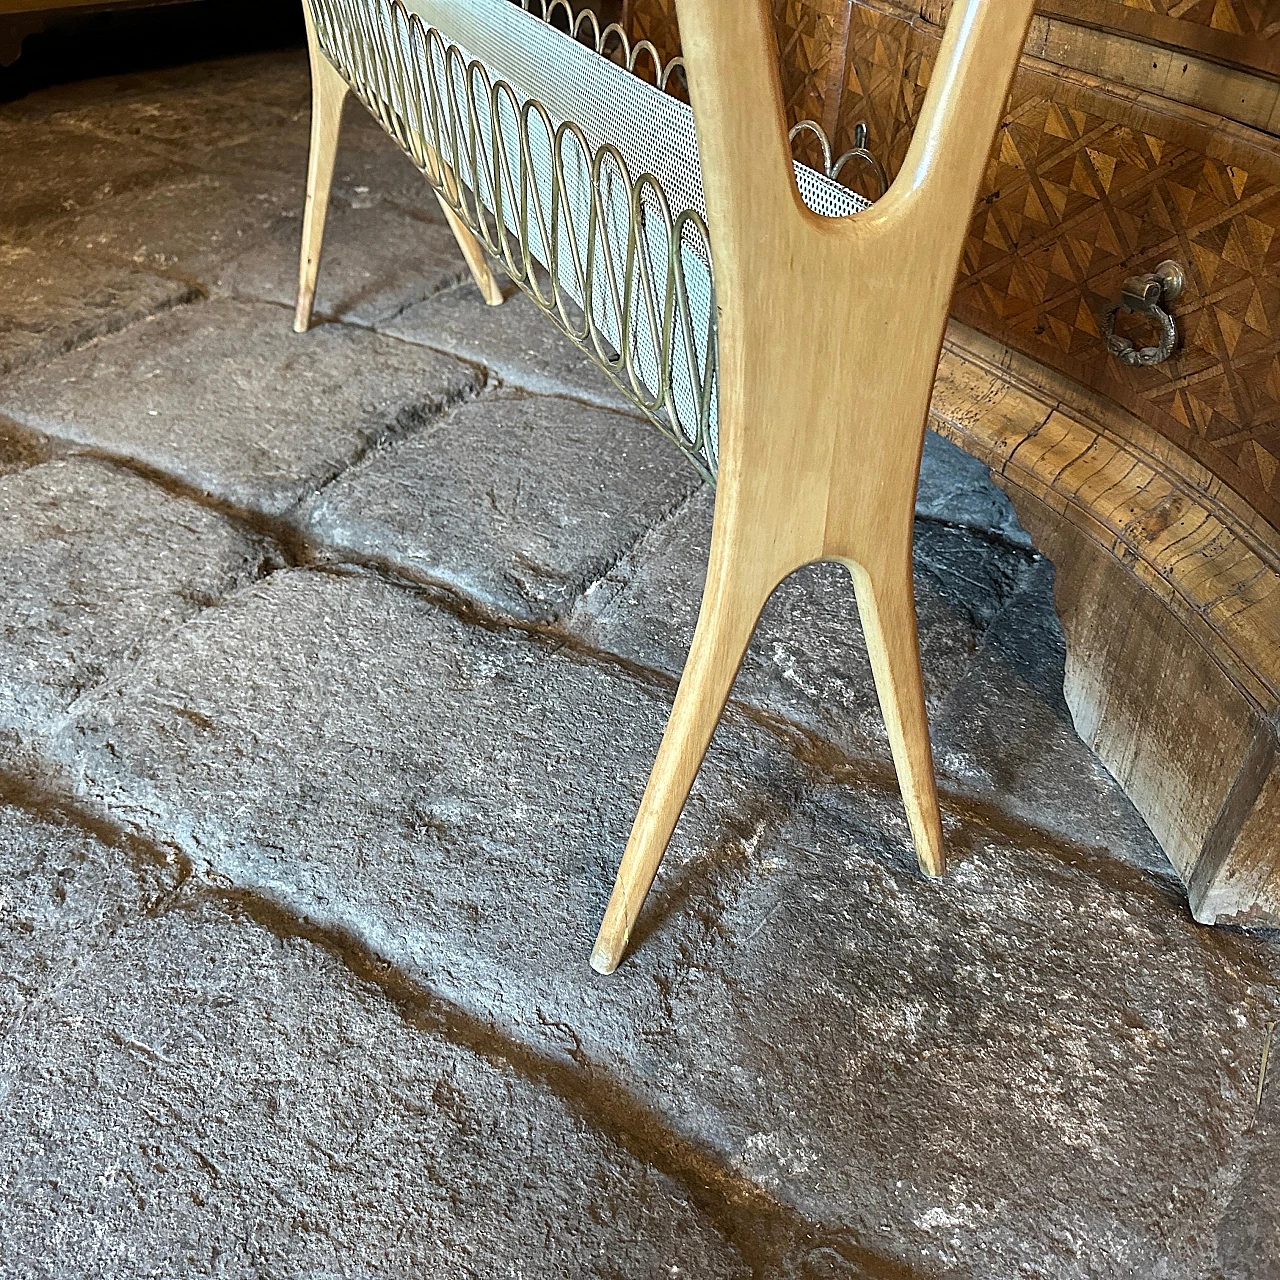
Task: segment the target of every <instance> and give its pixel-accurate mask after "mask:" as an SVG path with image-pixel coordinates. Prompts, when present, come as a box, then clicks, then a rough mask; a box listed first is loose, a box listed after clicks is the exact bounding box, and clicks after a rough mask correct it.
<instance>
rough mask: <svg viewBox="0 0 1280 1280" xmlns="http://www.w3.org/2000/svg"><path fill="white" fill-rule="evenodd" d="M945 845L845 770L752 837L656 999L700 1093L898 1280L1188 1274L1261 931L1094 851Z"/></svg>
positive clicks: (1227, 1120)
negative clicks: (699, 935)
mask: <svg viewBox="0 0 1280 1280" xmlns="http://www.w3.org/2000/svg"><path fill="white" fill-rule="evenodd" d="M895 826H897V827H898V830H895ZM950 838H951V842H952V848H953V851H954V852H956V853H957V854H958V856H957V858H956V860H955V862H954V864H953V866H952V868H951V870H950V871H949V872H948V874H947V875H946V876H945V877H943V878H942V879H940V880H937V881H935V882H931V883H926V882H923V881H922V880H921V879H920V878H919V875H918V873H917V871H916V870H915V868H914V866H913V859H911V857H910V855H909V846H908V845H907V843H906V840H905V832H902V831H901V829H900V820H898V819H897V818H896V815H895V814H893V813H892V812H889V811H888V810H887V809H886V807H885V805H884V802H883V799H882V798H881V793H878V792H876V791H874V790H871V789H858V788H854V787H841V788H821V789H819V790H817V791H816V792H815V793H814V794H813V796H812V798H811V800H810V801H809V802H808V803H806V804H805V805H804V806H802V808H800V809H799V810H798V811H797V812H796V815H795V818H794V821H793V822H792V824H791V825H789V826H788V827H786V828H785V829H784V830H783V831H782V833H781V834H780V835H779V836H778V837H777V838H776V839H772V838H769V837H766V838H765V839H764V840H762V842H761V844H760V846H759V847H758V848H757V850H756V853H755V856H754V858H753V860H752V873H753V874H752V878H751V883H750V885H749V886H748V887H745V888H744V889H743V891H742V892H741V893H740V894H739V895H738V896H737V898H736V899H735V901H734V902H733V904H732V905H731V906H729V908H728V909H727V911H726V913H725V915H724V917H723V918H722V920H721V922H720V924H721V928H722V929H723V931H724V934H723V936H724V937H725V938H726V939H732V940H733V941H732V942H731V943H730V944H729V945H727V946H726V948H725V949H724V951H723V952H722V953H717V954H715V955H713V956H711V957H708V960H707V961H706V962H704V963H703V964H702V965H701V966H700V972H699V973H698V981H697V982H691V981H686V982H684V983H682V984H681V985H680V987H679V991H678V994H677V995H676V996H675V998H674V999H673V1001H672V1006H671V1009H670V1016H671V1019H672V1022H673V1023H674V1025H676V1026H681V1027H686V1026H693V1025H696V1026H697V1027H698V1029H699V1034H698V1036H697V1037H696V1039H694V1038H692V1037H691V1038H690V1040H689V1045H690V1049H691V1050H692V1061H691V1062H690V1068H689V1079H690V1080H691V1081H696V1082H698V1093H699V1095H701V1090H702V1089H703V1088H707V1087H708V1082H709V1081H710V1080H711V1079H712V1078H713V1073H715V1072H718V1073H719V1074H720V1076H721V1078H722V1079H724V1080H725V1081H726V1082H728V1081H730V1080H731V1081H732V1088H733V1090H734V1093H735V1094H736V1096H735V1097H734V1109H735V1112H736V1114H737V1115H739V1116H740V1117H741V1126H742V1127H741V1128H740V1129H739V1130H738V1131H737V1133H736V1135H735V1141H736V1150H735V1151H734V1155H735V1157H736V1159H737V1160H738V1161H739V1162H740V1167H741V1168H742V1169H743V1171H744V1172H745V1173H747V1174H748V1175H750V1176H751V1177H752V1178H753V1179H755V1180H756V1181H758V1182H760V1183H762V1184H763V1185H765V1186H770V1187H776V1188H777V1189H778V1190H779V1192H780V1193H784V1194H787V1195H788V1196H790V1197H793V1202H794V1203H796V1204H797V1206H798V1207H800V1208H801V1209H802V1210H803V1211H805V1212H806V1213H809V1214H814V1215H816V1214H817V1213H818V1212H820V1211H822V1212H826V1213H829V1214H831V1215H833V1216H836V1217H838V1220H839V1221H841V1222H842V1223H843V1225H844V1227H845V1229H846V1231H848V1233H849V1235H850V1236H851V1237H852V1238H853V1239H854V1240H855V1241H857V1242H858V1243H860V1244H862V1245H865V1246H868V1247H873V1248H874V1249H875V1250H876V1251H877V1252H879V1253H881V1254H883V1255H886V1256H888V1257H891V1258H895V1259H900V1260H902V1261H903V1262H906V1263H908V1264H909V1265H910V1267H911V1273H912V1274H923V1275H948V1276H949V1275H957V1276H959V1275H965V1276H969V1275H972V1276H1009V1275H1035V1276H1064V1277H1065V1276H1073V1277H1074V1276H1086V1275H1099V1276H1101V1275H1115V1276H1120V1275H1124V1276H1129V1275H1132V1276H1139V1275H1141V1276H1165V1277H1175V1276H1176V1277H1188V1280H1189V1278H1190V1277H1193V1276H1203V1275H1205V1274H1210V1273H1211V1271H1212V1267H1211V1262H1212V1257H1211V1251H1212V1248H1213V1235H1214V1228H1215V1224H1216V1222H1217V1221H1218V1219H1219V1217H1220V1215H1221V1213H1222V1211H1223V1208H1224V1205H1225V1203H1226V1201H1227V1199H1228V1196H1229V1193H1230V1186H1231V1183H1230V1173H1231V1170H1232V1165H1233V1153H1234V1151H1235V1149H1236V1148H1237V1146H1238V1143H1239V1141H1240V1138H1241V1135H1242V1133H1243V1132H1244V1130H1245V1129H1246V1128H1247V1126H1248V1125H1249V1123H1250V1119H1251V1116H1252V1111H1253V1085H1254V1082H1255V1078H1256V1076H1255V1070H1256V1061H1257V1059H1256V1053H1257V1048H1258V1045H1259V1043H1260V1030H1261V1027H1262V1026H1263V1025H1264V1024H1265V1022H1266V1021H1267V1020H1268V1018H1273V1017H1275V1009H1276V1006H1277V1001H1278V1000H1280V986H1278V985H1277V984H1276V982H1275V980H1274V976H1273V975H1274V961H1275V953H1274V948H1268V947H1266V946H1265V945H1264V944H1262V943H1259V942H1253V941H1251V940H1250V939H1248V938H1246V937H1242V936H1240V935H1231V934H1227V933H1222V932H1217V931H1211V930H1205V929H1202V928H1200V927H1198V926H1197V925H1196V924H1195V923H1194V922H1193V921H1192V920H1191V918H1190V916H1189V914H1188V913H1187V911H1186V910H1185V907H1184V906H1183V904H1182V903H1181V902H1180V901H1179V900H1178V898H1177V897H1175V896H1173V895H1172V894H1170V893H1168V891H1167V889H1166V888H1165V886H1164V885H1163V884H1162V883H1161V882H1160V881H1158V880H1154V879H1152V878H1151V877H1148V876H1145V875H1143V874H1141V873H1139V872H1137V871H1134V870H1132V869H1130V868H1127V867H1124V866H1122V865H1119V864H1116V863H1114V862H1112V861H1110V860H1108V859H1105V858H1090V857H1081V856H1076V855H1064V853H1062V852H1059V851H1055V850H1053V849H1052V848H1047V847H1043V846H1042V847H1039V848H1037V847H1033V846H1030V845H1027V844H1025V843H1018V842H1014V841H1010V840H1006V839H1001V838H999V837H996V836H995V835H994V834H993V833H992V832H991V831H990V830H989V829H986V828H984V827H983V826H982V825H981V824H980V823H978V822H972V821H969V822H965V823H963V824H959V825H956V826H953V827H952V829H951V831H950ZM730 1044H731V1045H732V1047H729V1046H730ZM730 1064H731V1065H730ZM726 1092H727V1089H726ZM717 1103H718V1105H724V1103H723V1102H721V1101H720V1099H719V1098H717ZM699 1105H700V1104H699V1102H696V1101H694V1100H693V1099H692V1098H691V1099H690V1101H689V1103H688V1105H687V1108H686V1109H684V1110H677V1111H676V1112H675V1113H674V1114H673V1117H672V1118H673V1121H674V1123H677V1124H679V1123H682V1122H685V1123H693V1122H694V1120H693V1115H694V1114H696V1111H697V1108H698V1106H699ZM686 1117H688V1118H687V1119H686Z"/></svg>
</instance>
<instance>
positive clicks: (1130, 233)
mask: <svg viewBox="0 0 1280 1280" xmlns="http://www.w3.org/2000/svg"><path fill="white" fill-rule="evenodd" d="M630 3H631V4H632V5H633V6H635V7H639V8H643V9H644V10H646V11H647V12H649V13H650V14H651V15H652V14H654V13H658V12H661V13H664V14H665V15H666V16H667V25H666V26H665V28H664V31H665V38H666V39H668V40H674V41H678V38H679V37H678V32H677V31H676V30H675V27H674V2H673V0H630ZM772 3H773V12H774V19H775V25H776V28H777V33H778V44H779V50H780V67H781V73H782V81H783V88H784V94H785V96H786V100H787V107H788V113H789V115H790V118H791V119H792V120H793V121H794V120H796V119H801V118H804V117H806V116H807V117H811V118H813V119H817V120H819V121H820V122H821V123H822V124H823V125H824V126H825V127H826V128H827V129H828V132H829V133H830V135H831V137H832V141H833V145H834V147H835V149H836V150H837V152H839V151H841V150H843V149H845V148H847V147H848V146H850V145H852V142H851V139H852V128H853V125H854V124H855V123H856V122H857V121H859V120H866V121H867V123H868V125H869V126H870V138H871V147H872V150H873V151H875V152H876V154H877V155H878V156H879V157H880V159H881V161H882V163H883V164H884V165H885V168H886V169H887V170H888V173H889V176H890V177H891V178H892V177H893V175H894V174H896V173H897V171H898V169H899V167H900V166H901V164H902V160H903V158H904V156H905V154H906V150H907V146H908V144H909V142H910V139H911V134H912V131H913V129H914V127H915V123H916V120H917V119H918V117H919V111H920V105H921V102H922V100H923V97H924V92H925V89H926V88H927V86H928V82H929V76H930V73H931V71H932V67H933V63H934V60H935V58H936V54H937V48H938V36H937V34H936V32H937V28H935V27H931V26H929V25H928V24H926V23H922V22H921V21H919V20H918V19H917V20H916V21H914V22H912V21H907V20H904V19H902V18H899V17H895V16H894V15H892V14H886V13H883V12H878V11H875V10H871V9H868V8H865V7H863V6H862V5H859V4H850V3H848V0H772ZM1142 7H1144V8H1147V9H1148V10H1151V9H1153V8H1154V9H1155V10H1156V11H1158V12H1159V11H1162V12H1164V13H1167V14H1169V15H1170V16H1175V17H1179V18H1181V19H1182V20H1184V21H1200V22H1203V23H1204V24H1205V25H1213V26H1215V27H1216V29H1219V30H1230V29H1231V26H1232V24H1236V25H1237V26H1239V27H1240V29H1241V30H1242V31H1245V32H1248V31H1259V32H1263V31H1267V30H1269V29H1270V28H1271V27H1273V26H1274V27H1276V28H1277V33H1280V0H1214V3H1213V4H1208V3H1207V0H1206V3H1205V4H1203V5H1201V6H1200V7H1199V8H1197V7H1196V5H1194V4H1191V3H1188V2H1187V0H1142ZM1200 9H1203V10H1204V12H1203V13H1201V12H1200ZM650 21H652V18H651V19H650ZM1249 24H1253V25H1252V26H1250V25H1249ZM678 47H679V46H678V43H673V44H670V45H668V46H667V47H666V49H665V51H666V52H667V53H672V52H675V51H677V50H678ZM837 85H838V88H836V87H835V86H837ZM1253 136H1254V137H1257V135H1253ZM1278 151H1280V148H1277V147H1276V146H1275V145H1274V143H1273V144H1271V145H1270V146H1268V145H1267V143H1266V141H1265V140H1258V141H1252V142H1251V141H1250V135H1249V134H1248V131H1244V130H1238V131H1237V135H1236V136H1235V137H1233V138H1232V139H1231V140H1229V141H1224V137H1223V136H1222V131H1220V130H1217V129H1215V128H1214V127H1213V121H1212V120H1211V119H1208V118H1204V119H1196V118H1195V117H1194V114H1193V113H1188V112H1186V111H1181V110H1180V109H1177V108H1174V107H1171V108H1170V110H1169V111H1168V112H1166V113H1161V112H1159V111H1155V110H1151V109H1146V108H1142V107H1140V106H1138V105H1135V104H1134V103H1133V101H1132V99H1131V97H1127V96H1126V95H1125V94H1124V92H1123V91H1118V92H1109V91H1108V89H1107V87H1106V86H1105V85H1104V84H1102V83H1101V82H1097V81H1094V82H1092V83H1091V82H1090V81H1089V79H1088V77H1082V76H1078V75H1075V76H1053V75H1050V74H1047V73H1046V72H1044V71H1040V70H1035V69H1033V68H1032V67H1029V66H1027V65H1025V64H1024V66H1023V68H1022V69H1021V70H1020V72H1019V74H1018V76H1017V78H1016V80H1015V83H1014V89H1013V93H1012V96H1011V100H1010V107H1009V112H1008V115H1007V117H1006V119H1005V122H1004V125H1003V127H1002V129H1001V131H1000V134H999V136H998V139H997V144H996V148H995V152H994V155H993V158H992V161H991V164H990V166H989V169H988V172H987V175H986V179H985V181H984V185H983V191H982V195H981V197H980V199H979V201H978V205H977V208H976V210H975V213H974V219H973V223H972V226H971V228H970V233H969V236H968V239H967V242H966V244H965V249H964V254H963V258H962V262H961V268H960V278H959V281H958V284H957V290H956V297H955V303H954V308H953V309H954V314H955V315H956V316H957V317H958V318H959V319H961V320H963V321H965V322H966V323H967V324H971V325H973V326H974V327H975V328H977V329H981V330H983V331H984V332H986V333H989V334H991V335H993V336H994V337H997V338H999V339H1000V340H1001V341H1003V342H1007V343H1008V344H1009V345H1010V346H1013V347H1016V348H1017V349H1019V350H1021V351H1023V352H1025V353H1026V354H1028V355H1030V356H1032V357H1033V358H1035V359H1037V360H1040V361H1042V362H1044V363H1045V364H1048V365H1051V366H1053V367H1055V368H1057V369H1059V370H1060V371H1062V372H1063V373H1066V374H1067V375H1068V376H1070V377H1073V378H1075V379H1076V380H1077V381H1078V382H1081V383H1084V384H1085V385H1086V386H1089V387H1091V388H1093V389H1094V390H1095V391H1097V392H1099V393H1101V394H1102V395H1104V396H1107V397H1109V398H1110V399H1113V400H1115V401H1116V402H1117V403H1119V404H1121V405H1122V406H1124V407H1125V408H1126V409H1128V410H1129V411H1130V412H1132V413H1134V414H1136V415H1137V416H1138V417H1140V418H1142V419H1143V420H1144V421H1145V422H1147V423H1148V424H1149V425H1150V426H1152V427H1154V428H1155V429H1156V430H1157V431H1159V432H1161V433H1162V434H1163V435H1165V436H1167V437H1168V438H1169V439H1171V440H1172V441H1174V442H1175V443H1176V444H1178V445H1179V446H1180V447H1181V448H1183V449H1185V450H1186V451H1187V452H1189V453H1191V454H1192V455H1193V456H1194V457H1196V458H1197V459H1198V460H1199V461H1201V462H1202V463H1203V464H1204V465H1205V466H1206V467H1208V468H1209V470H1211V471H1212V472H1214V473H1215V474H1217V475H1218V476H1219V477H1220V478H1221V479H1222V480H1224V481H1225V482H1226V483H1227V484H1229V485H1231V486H1232V487H1233V488H1235V489H1236V490H1237V491H1239V492H1240V493H1241V494H1242V495H1243V496H1245V497H1246V498H1247V499H1248V500H1249V501H1250V502H1251V504H1252V505H1253V506H1254V507H1255V508H1256V509H1257V510H1258V511H1259V512H1260V513H1261V514H1263V515H1264V516H1266V517H1267V518H1268V519H1270V520H1271V522H1272V523H1273V524H1276V525H1277V526H1280V154H1277V152H1278ZM850 176H851V177H852V178H853V179H854V181H855V182H856V180H857V177H858V176H859V175H857V174H851V175H850ZM864 194H868V193H866V192H864ZM1165 258H1173V259H1176V260H1177V261H1178V262H1180V263H1181V264H1182V265H1183V267H1184V268H1185V269H1186V272H1187V286H1186V290H1185V292H1184V293H1183V296H1182V297H1181V298H1180V299H1179V301H1178V302H1177V303H1175V304H1174V306H1173V307H1172V311H1173V313H1174V316H1175V319H1176V321H1177V327H1178V332H1179V335H1180V345H1179V348H1178V350H1177V351H1176V352H1175V354H1174V356H1173V358H1171V359H1170V360H1169V361H1167V362H1166V363H1164V364H1161V365H1155V366H1151V367H1147V368H1130V367H1128V366H1125V365H1122V364H1120V363H1119V362H1118V361H1117V360H1115V359H1114V358H1113V357H1111V356H1110V355H1108V353H1107V351H1106V348H1105V346H1104V345H1103V341H1102V338H1101V334H1100V327H1099V317H1100V316H1101V315H1102V314H1103V313H1104V311H1105V309H1106V308H1107V307H1108V306H1109V305H1110V304H1111V303H1112V302H1113V301H1114V300H1115V299H1117V298H1118V297H1119V292H1120V284H1121V282H1122V281H1123V279H1124V278H1125V277H1126V276H1128V275H1133V274H1136V273H1138V272H1143V271H1149V270H1151V269H1153V268H1154V267H1155V265H1156V264H1157V263H1159V262H1161V261H1162V260H1163V259H1165ZM1133 336H1134V337H1135V338H1142V339H1143V340H1144V341H1150V340H1151V338H1150V337H1146V335H1144V334H1143V333H1142V332H1141V331H1140V330H1139V331H1137V332H1135V333H1134V334H1133Z"/></svg>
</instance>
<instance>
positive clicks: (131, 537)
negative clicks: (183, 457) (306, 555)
mask: <svg viewBox="0 0 1280 1280" xmlns="http://www.w3.org/2000/svg"><path fill="white" fill-rule="evenodd" d="M0 511H3V512H4V519H3V520H0V582H3V583H4V591H3V593H2V594H0V752H4V753H6V754H11V753H13V752H16V751H17V749H18V744H19V743H21V742H29V741H30V740H31V739H32V738H38V737H40V736H41V735H42V734H43V733H44V732H46V731H47V730H48V729H49V728H50V727H51V726H52V725H53V723H54V722H55V721H57V720H58V718H59V717H60V716H61V714H62V713H63V712H64V711H65V710H66V708H67V707H68V706H69V705H70V704H71V702H72V701H73V700H74V699H75V698H76V697H77V696H78V695H79V694H81V693H82V692H83V691H84V690H85V689H86V688H88V687H89V686H90V685H92V684H95V683H97V682H98V681H99V680H101V679H103V677H104V676H105V675H106V673H107V672H108V671H109V670H111V668H112V667H114V666H115V665H116V664H118V663H122V662H127V661H128V660H130V659H132V658H134V657H136V656H137V655H138V653H139V652H141V650H142V649H143V648H144V647H145V646H146V645H147V644H148V643H150V642H153V641H155V640H157V639H158V638H159V637H161V636H163V635H165V634H166V633H167V632H169V631H170V630H171V629H172V628H173V627H175V626H176V625H177V624H178V623H180V622H183V621H185V620H186V619H188V618H191V617H193V616H194V615H195V614H196V613H198V612H199V611H200V610H201V609H203V608H206V607H208V606H209V605H211V604H213V603H215V602H217V601H218V600H220V599H222V598H223V597H224V596H225V595H227V594H228V593H229V592H231V591H233V590H235V589H236V588H237V587H239V586H241V585H243V584H244V583H246V582H248V581H250V580H251V579H253V578H254V577H256V576H257V574H258V573H259V572H260V570H261V567H262V564H263V559H264V554H265V548H264V546H263V544H262V541H261V539H259V538H258V537H256V536H254V535H252V534H249V533H248V532H246V531H245V530H243V529H242V528H240V527H238V526H237V525H235V524H233V523H232V522H230V521H229V520H227V519H226V518H225V517H224V516H221V515H218V514H217V513H215V512H212V511H208V510H206V509H204V508H202V507H198V506H196V505H195V504H193V503H190V502H185V501H183V500H181V499H179V498H173V497H170V496H169V495H167V494H166V493H164V492H163V491H162V490H160V489H157V488H156V486H155V485H152V484H148V483H147V482H146V481H145V480H142V479H140V478H139V477H137V476H135V475H132V474H130V473H129V472H127V471H124V470H122V469H121V468H120V467H118V466H115V465H113V464H110V463H106V462H99V461H96V460H94V459H90V458H68V459H63V460H56V461H52V462H46V463H44V464H43V465H40V466H33V467H30V468H29V469H27V470H24V471H21V472H19V473H17V474H14V475H9V476H4V477H0ZM6 748H7V751H6Z"/></svg>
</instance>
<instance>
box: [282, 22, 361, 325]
mask: <svg viewBox="0 0 1280 1280" xmlns="http://www.w3.org/2000/svg"><path fill="white" fill-rule="evenodd" d="M303 13H304V14H305V15H306V19H307V44H308V47H309V48H310V50H311V152H310V155H309V156H308V158H307V197H306V203H305V204H304V205H303V210H302V261H301V263H300V264H299V267H298V304H297V309H296V310H295V312H294V316H293V328H294V331H295V332H296V333H306V331H307V329H308V328H310V326H311V308H312V306H313V305H314V304H315V298H316V276H317V274H318V272H319V270H320V249H321V247H322V245H323V244H324V223H325V217H326V215H327V214H328V212H329V190H330V188H331V187H332V185H333V162H334V158H335V157H336V155H337V153H338V133H339V131H340V130H341V128H342V107H343V104H344V103H345V102H346V100H347V93H348V88H347V82H346V81H345V80H344V79H343V78H342V77H341V76H340V75H339V74H338V73H337V71H336V70H334V67H333V64H332V63H331V62H330V61H329V59H328V58H326V57H325V56H324V54H323V53H322V52H321V51H320V46H319V44H318V43H317V41H316V34H315V27H314V26H313V24H312V21H311V13H310V11H309V10H308V9H307V7H306V5H305V4H304V5H303Z"/></svg>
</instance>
